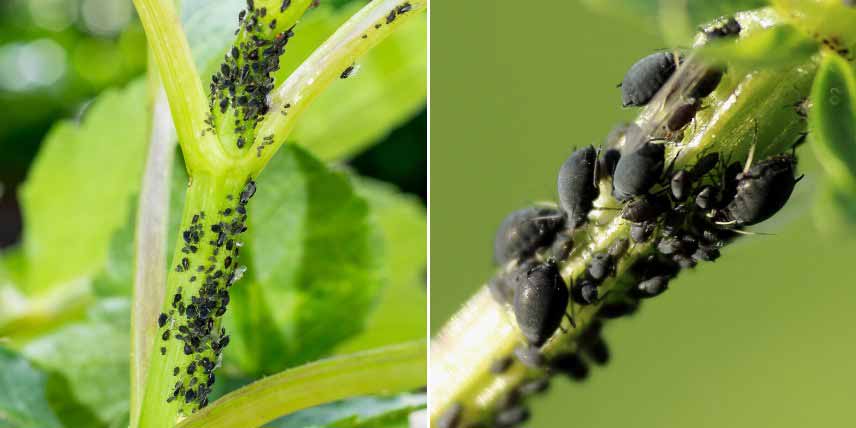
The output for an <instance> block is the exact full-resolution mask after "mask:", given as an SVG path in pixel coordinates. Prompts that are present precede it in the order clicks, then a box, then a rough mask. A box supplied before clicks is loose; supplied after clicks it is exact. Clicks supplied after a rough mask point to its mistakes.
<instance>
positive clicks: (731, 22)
mask: <svg viewBox="0 0 856 428" xmlns="http://www.w3.org/2000/svg"><path fill="white" fill-rule="evenodd" d="M741 29H742V28H741V27H740V23H739V22H737V20H736V19H734V18H733V17H728V18H726V19H725V20H724V21H719V22H716V23H714V24H713V25H711V26H709V27H707V28H705V29H704V35H705V37H706V38H707V39H708V40H712V39H719V38H723V37H729V36H737V35H739V34H740V30H741Z"/></svg>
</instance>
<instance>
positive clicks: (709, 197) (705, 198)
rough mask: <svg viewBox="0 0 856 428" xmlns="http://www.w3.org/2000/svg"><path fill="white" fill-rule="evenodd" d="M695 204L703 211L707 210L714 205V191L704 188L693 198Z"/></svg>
mask: <svg viewBox="0 0 856 428" xmlns="http://www.w3.org/2000/svg"><path fill="white" fill-rule="evenodd" d="M695 204H696V206H697V207H699V208H701V209H703V210H709V209H711V208H713V207H714V206H715V205H716V189H714V188H713V186H704V187H702V188H701V190H700V191H699V192H698V194H697V195H696V197H695Z"/></svg>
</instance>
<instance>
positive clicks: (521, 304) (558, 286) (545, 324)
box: [514, 261, 568, 346]
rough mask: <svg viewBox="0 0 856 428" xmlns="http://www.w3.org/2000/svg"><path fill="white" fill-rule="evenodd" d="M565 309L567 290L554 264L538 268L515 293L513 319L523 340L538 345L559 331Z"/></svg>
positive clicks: (545, 264)
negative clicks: (515, 320)
mask: <svg viewBox="0 0 856 428" xmlns="http://www.w3.org/2000/svg"><path fill="white" fill-rule="evenodd" d="M567 307H568V288H567V287H566V286H565V281H564V280H563V279H562V277H561V275H559V268H558V267H557V266H556V263H554V262H553V261H548V262H546V263H542V264H540V265H537V266H535V267H533V268H532V269H530V270H529V272H527V274H526V282H525V283H523V284H521V287H520V288H518V289H517V290H516V292H515V293H514V316H515V318H516V319H517V326H518V327H519V328H520V331H521V332H522V333H523V336H524V337H525V338H526V340H527V341H528V342H529V343H530V344H532V345H534V346H541V345H543V344H544V342H546V341H547V339H549V338H550V336H552V335H553V333H554V332H555V331H556V329H557V328H559V324H561V322H562V317H564V316H565V311H566V310H567Z"/></svg>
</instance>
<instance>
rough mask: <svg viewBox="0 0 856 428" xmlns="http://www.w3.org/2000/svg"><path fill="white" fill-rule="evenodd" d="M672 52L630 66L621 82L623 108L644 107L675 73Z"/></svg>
mask: <svg viewBox="0 0 856 428" xmlns="http://www.w3.org/2000/svg"><path fill="white" fill-rule="evenodd" d="M675 68H676V64H675V55H674V54H673V53H672V52H655V53H652V54H651V55H648V56H646V57H644V58H642V59H640V60H639V61H636V63H635V64H633V65H632V66H630V69H628V70H627V73H626V74H625V75H624V80H623V81H622V82H621V102H622V106H624V107H628V106H636V107H638V106H643V105H645V104H648V101H650V100H651V98H653V97H654V95H655V94H656V93H657V91H659V90H660V88H661V87H663V85H664V84H665V83H666V81H667V80H669V77H671V76H672V73H674V72H675Z"/></svg>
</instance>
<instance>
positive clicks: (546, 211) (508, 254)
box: [493, 207, 565, 264]
mask: <svg viewBox="0 0 856 428" xmlns="http://www.w3.org/2000/svg"><path fill="white" fill-rule="evenodd" d="M564 223H565V217H564V216H563V215H562V214H561V213H560V212H559V210H557V209H555V208H551V207H527V208H523V209H520V210H517V211H514V212H512V213H511V214H509V215H508V216H507V217H506V218H505V219H504V220H503V221H502V224H500V226H499V229H497V231H496V237H495V239H494V243H493V258H494V262H496V263H497V264H505V263H507V262H508V261H510V260H513V259H522V258H526V257H528V256H531V255H532V254H534V253H535V251H536V250H537V249H538V248H540V247H543V246H545V245H548V244H549V243H550V241H552V240H553V238H554V237H555V236H556V232H557V231H558V230H559V229H561V227H562V226H563V225H564Z"/></svg>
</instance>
